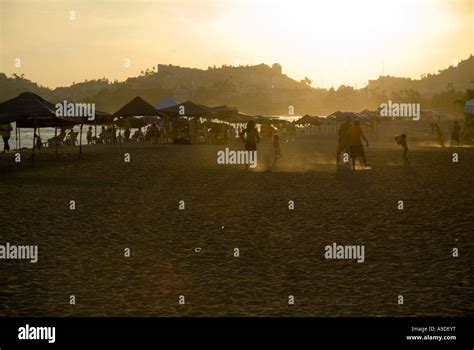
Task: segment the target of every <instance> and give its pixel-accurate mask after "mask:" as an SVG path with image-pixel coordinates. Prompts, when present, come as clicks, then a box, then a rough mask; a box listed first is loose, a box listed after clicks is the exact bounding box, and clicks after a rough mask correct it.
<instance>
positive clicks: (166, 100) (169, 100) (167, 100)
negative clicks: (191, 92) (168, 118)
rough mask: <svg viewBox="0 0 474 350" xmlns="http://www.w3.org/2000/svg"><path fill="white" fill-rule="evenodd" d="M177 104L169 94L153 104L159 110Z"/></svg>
mask: <svg viewBox="0 0 474 350" xmlns="http://www.w3.org/2000/svg"><path fill="white" fill-rule="evenodd" d="M177 104H178V102H177V101H176V100H175V99H174V98H173V97H171V96H168V97H165V98H164V99H162V100H161V101H160V102H158V103H157V104H155V106H154V107H155V108H156V109H158V110H160V109H165V108H168V107H173V106H176V105H177Z"/></svg>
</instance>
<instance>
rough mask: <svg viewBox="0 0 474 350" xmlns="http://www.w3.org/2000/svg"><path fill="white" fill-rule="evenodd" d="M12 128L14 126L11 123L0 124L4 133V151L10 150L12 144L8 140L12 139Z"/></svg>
mask: <svg viewBox="0 0 474 350" xmlns="http://www.w3.org/2000/svg"><path fill="white" fill-rule="evenodd" d="M12 130H13V128H12V126H11V125H10V124H2V125H0V134H1V135H2V139H3V153H5V152H7V151H9V150H10V144H9V143H8V141H9V140H10V137H11V131H12Z"/></svg>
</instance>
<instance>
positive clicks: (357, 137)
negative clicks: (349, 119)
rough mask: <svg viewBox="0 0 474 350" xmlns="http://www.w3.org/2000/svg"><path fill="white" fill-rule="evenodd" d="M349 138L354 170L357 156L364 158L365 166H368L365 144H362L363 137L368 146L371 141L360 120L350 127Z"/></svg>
mask: <svg viewBox="0 0 474 350" xmlns="http://www.w3.org/2000/svg"><path fill="white" fill-rule="evenodd" d="M349 138H350V143H351V158H352V170H355V162H356V158H357V157H361V158H362V162H363V164H364V167H368V166H369V163H367V159H366V158H365V152H364V146H363V145H362V139H364V141H365V143H366V145H367V147H369V141H367V139H366V138H365V136H364V132H363V131H362V128H361V126H360V122H359V121H358V120H356V121H355V122H354V125H353V126H352V127H351V128H350V129H349Z"/></svg>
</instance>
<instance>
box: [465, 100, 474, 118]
mask: <svg viewBox="0 0 474 350" xmlns="http://www.w3.org/2000/svg"><path fill="white" fill-rule="evenodd" d="M464 113H467V114H472V115H474V99H472V100H469V101H466V103H465V104H464Z"/></svg>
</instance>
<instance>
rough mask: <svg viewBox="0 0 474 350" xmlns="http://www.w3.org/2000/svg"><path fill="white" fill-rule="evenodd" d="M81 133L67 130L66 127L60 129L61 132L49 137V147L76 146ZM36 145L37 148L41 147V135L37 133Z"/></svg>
mask: <svg viewBox="0 0 474 350" xmlns="http://www.w3.org/2000/svg"><path fill="white" fill-rule="evenodd" d="M78 135H79V133H78V132H77V131H74V129H70V130H69V132H66V129H60V131H59V134H58V135H56V136H53V137H51V138H50V139H48V141H47V143H48V147H55V146H75V145H77V144H78V140H77V136H78ZM35 140H36V141H35V146H36V148H41V144H42V143H41V137H40V136H39V135H35Z"/></svg>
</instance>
